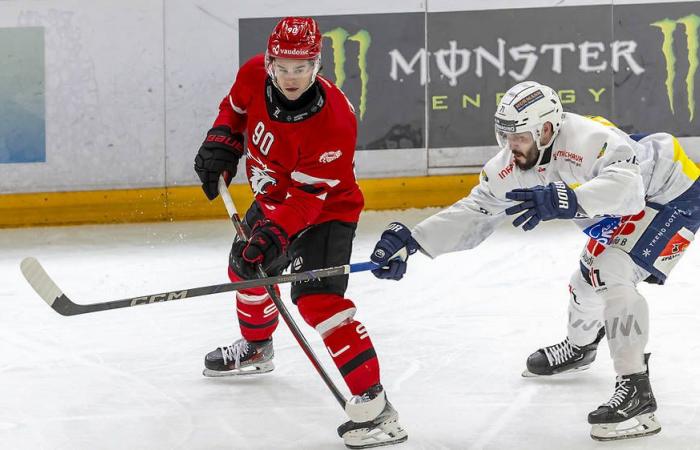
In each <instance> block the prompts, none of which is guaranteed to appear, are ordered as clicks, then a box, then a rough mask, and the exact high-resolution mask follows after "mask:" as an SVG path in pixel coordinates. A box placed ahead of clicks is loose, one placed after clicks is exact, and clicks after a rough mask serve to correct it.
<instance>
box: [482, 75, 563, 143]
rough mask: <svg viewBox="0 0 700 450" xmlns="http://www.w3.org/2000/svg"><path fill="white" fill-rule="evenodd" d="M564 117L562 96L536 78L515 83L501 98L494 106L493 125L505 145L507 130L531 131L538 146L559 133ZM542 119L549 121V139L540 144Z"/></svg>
mask: <svg viewBox="0 0 700 450" xmlns="http://www.w3.org/2000/svg"><path fill="white" fill-rule="evenodd" d="M563 120H564V111H563V109H562V106H561V100H559V96H558V95H557V93H556V92H555V91H554V89H552V88H550V87H549V86H545V85H543V84H539V83H537V82H535V81H523V82H522V83H519V84H516V85H515V86H513V87H512V88H510V89H509V90H508V92H506V94H505V95H504V96H503V98H501V101H500V102H499V103H498V107H497V108H496V115H495V129H496V140H498V145H499V146H500V147H501V148H504V147H505V146H506V144H507V134H508V133H524V132H528V131H529V132H530V133H532V137H533V138H534V139H535V143H536V144H537V148H538V149H539V150H540V153H541V152H542V150H544V149H546V148H547V147H549V146H550V145H551V144H552V142H554V139H555V138H556V137H557V134H558V133H559V129H560V128H561V123H562V121H563ZM545 122H550V123H551V124H552V129H553V131H554V132H553V134H552V139H550V141H549V142H547V143H546V144H544V145H540V137H541V136H542V132H543V129H544V124H545Z"/></svg>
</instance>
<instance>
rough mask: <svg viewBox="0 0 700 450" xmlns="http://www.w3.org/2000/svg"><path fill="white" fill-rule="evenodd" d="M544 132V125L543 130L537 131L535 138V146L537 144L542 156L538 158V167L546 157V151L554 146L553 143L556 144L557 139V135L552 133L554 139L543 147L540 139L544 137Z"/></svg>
mask: <svg viewBox="0 0 700 450" xmlns="http://www.w3.org/2000/svg"><path fill="white" fill-rule="evenodd" d="M545 123H547V122H545ZM543 132H544V124H542V128H541V129H540V130H538V131H537V136H533V137H534V138H535V144H537V150H538V151H539V153H540V155H539V156H538V157H537V163H536V164H535V165H536V166H539V165H540V162H542V157H543V156H544V151H545V150H546V149H548V148H549V147H550V146H551V145H552V143H553V142H554V138H555V137H556V135H555V133H554V132H552V137H551V138H549V142H547V143H546V144H544V145H541V144H540V138H541V137H542V133H543Z"/></svg>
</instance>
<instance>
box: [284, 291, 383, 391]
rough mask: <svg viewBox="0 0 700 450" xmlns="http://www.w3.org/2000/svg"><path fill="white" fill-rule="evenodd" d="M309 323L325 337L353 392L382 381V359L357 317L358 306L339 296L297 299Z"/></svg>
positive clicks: (303, 315)
mask: <svg viewBox="0 0 700 450" xmlns="http://www.w3.org/2000/svg"><path fill="white" fill-rule="evenodd" d="M297 306H299V312H300V313H301V316H302V317H303V318H304V320H306V322H307V323H308V324H309V325H311V326H312V327H314V328H315V329H316V330H317V331H318V332H319V333H320V334H321V336H322V337H323V342H324V343H325V344H326V349H327V350H328V353H329V354H330V355H331V358H333V362H335V365H336V366H337V367H338V370H339V371H340V373H341V375H342V376H343V379H344V380H345V383H346V384H347V385H348V388H350V392H352V394H353V395H359V394H362V393H364V392H365V391H366V390H367V389H369V388H370V387H372V386H374V385H375V384H377V383H379V361H378V360H377V354H376V353H375V351H374V346H373V345H372V340H371V339H370V338H369V334H368V333H367V330H365V327H364V325H362V323H360V322H358V321H356V320H354V319H353V315H354V314H355V305H354V304H353V303H352V301H350V300H348V299H346V298H343V297H341V296H339V295H332V294H316V295H308V296H304V297H301V298H300V299H299V300H297Z"/></svg>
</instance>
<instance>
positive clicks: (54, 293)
mask: <svg viewBox="0 0 700 450" xmlns="http://www.w3.org/2000/svg"><path fill="white" fill-rule="evenodd" d="M375 267H377V266H376V265H375V264H374V263H371V262H363V263H355V264H346V265H344V266H336V267H326V268H324V269H317V270H309V271H306V272H298V273H289V274H284V275H278V276H275V277H266V278H257V279H254V280H244V281H238V282H236V283H224V284H214V285H211V286H202V287H195V288H188V289H180V290H177V291H170V292H161V293H160V294H151V295H141V296H138V297H132V298H125V299H122V300H112V301H106V302H104V301H103V302H97V303H89V304H78V303H74V302H73V300H71V299H70V298H69V297H68V296H67V295H66V294H64V293H63V291H62V290H61V289H60V288H59V287H58V285H57V284H56V283H55V282H54V281H53V280H52V279H51V277H50V276H49V274H47V273H46V270H44V268H43V267H42V266H41V263H39V261H37V260H36V258H32V257H29V258H24V260H22V263H21V264H20V269H21V270H22V275H24V278H26V280H27V282H29V285H30V286H31V287H32V288H33V289H34V291H36V293H37V294H39V296H40V297H41V298H42V299H43V300H44V301H45V302H46V303H48V304H49V306H50V307H52V308H53V309H54V310H55V311H56V312H57V313H59V314H62V315H64V316H75V315H78V314H87V313H92V312H97V311H107V310H110V309H119V308H129V307H131V306H138V305H149V304H151V303H162V302H168V301H171V300H185V299H188V298H192V297H200V296H202V295H211V294H219V293H221V292H230V291H238V290H241V289H249V288H254V287H261V286H271V285H273V284H280V283H294V282H296V281H306V280H313V279H317V278H325V277H335V276H338V275H346V274H348V273H354V272H362V271H366V270H371V269H374V268H375Z"/></svg>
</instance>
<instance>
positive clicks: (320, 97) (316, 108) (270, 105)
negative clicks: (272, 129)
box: [265, 77, 326, 123]
mask: <svg viewBox="0 0 700 450" xmlns="http://www.w3.org/2000/svg"><path fill="white" fill-rule="evenodd" d="M299 103H300V104H301V105H299ZM325 104H326V93H325V92H324V90H323V88H322V87H321V85H320V84H319V83H318V81H316V82H314V84H313V85H312V86H311V87H310V88H309V90H308V91H307V92H305V93H304V94H303V95H302V96H301V98H300V99H299V100H295V101H293V102H290V101H288V100H286V99H285V98H284V95H282V93H281V92H279V91H278V90H277V88H276V87H275V86H274V85H273V84H272V80H271V79H270V77H267V79H266V80H265V106H266V107H267V114H268V115H269V116H270V119H271V120H274V121H275V122H284V123H295V122H301V121H304V120H306V119H309V118H311V117H313V116H314V115H316V114H318V113H319V112H320V111H321V109H322V108H323V105H325Z"/></svg>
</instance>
